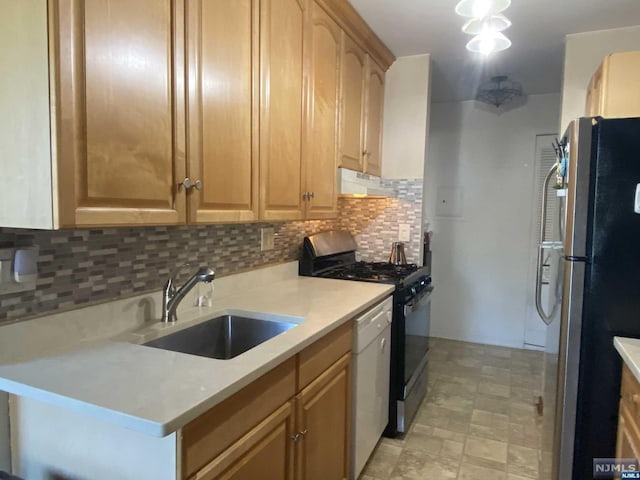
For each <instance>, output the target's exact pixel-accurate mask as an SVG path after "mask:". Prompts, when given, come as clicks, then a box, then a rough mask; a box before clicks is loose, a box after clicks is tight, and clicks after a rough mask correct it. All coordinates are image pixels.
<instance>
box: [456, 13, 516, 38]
mask: <svg viewBox="0 0 640 480" xmlns="http://www.w3.org/2000/svg"><path fill="white" fill-rule="evenodd" d="M510 26H511V20H509V19H508V18H507V17H505V16H504V15H500V14H499V15H493V16H491V17H485V18H472V19H470V20H468V21H467V23H465V24H464V25H463V26H462V31H463V32H464V33H468V34H469V35H479V34H481V33H483V32H501V31H503V30H506V29H507V28H509V27H510Z"/></svg>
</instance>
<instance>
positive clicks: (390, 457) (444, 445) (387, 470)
mask: <svg viewBox="0 0 640 480" xmlns="http://www.w3.org/2000/svg"><path fill="white" fill-rule="evenodd" d="M431 349H432V351H431V359H430V362H429V366H428V368H429V372H428V394H427V396H426V397H425V399H424V400H423V402H422V405H421V406H420V408H419V411H418V414H417V415H416V419H415V420H414V422H413V425H412V426H411V427H410V430H409V432H408V433H407V434H406V435H404V436H401V437H399V438H396V439H387V438H383V439H382V440H381V441H380V443H379V445H378V447H377V449H376V451H375V452H374V454H373V457H372V458H371V459H370V460H369V462H368V463H367V465H366V467H365V471H364V472H363V475H362V476H361V477H360V480H449V479H450V480H454V479H457V480H480V479H481V480H533V479H535V480H537V475H538V472H537V470H538V468H539V466H538V461H537V458H538V455H539V450H538V448H537V447H538V445H539V442H540V438H541V433H540V432H541V425H540V423H541V422H540V419H539V417H537V413H536V410H535V406H534V403H535V400H536V398H537V393H536V392H537V391H538V390H539V388H540V382H541V372H542V359H543V356H542V354H541V353H540V352H530V351H521V350H516V349H508V348H502V347H493V346H487V345H478V344H470V343H464V342H457V341H452V340H446V339H437V338H434V339H432V343H431ZM534 459H535V461H534Z"/></svg>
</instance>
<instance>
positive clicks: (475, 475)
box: [458, 463, 507, 480]
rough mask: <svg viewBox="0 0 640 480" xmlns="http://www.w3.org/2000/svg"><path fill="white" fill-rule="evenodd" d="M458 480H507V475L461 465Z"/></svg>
mask: <svg viewBox="0 0 640 480" xmlns="http://www.w3.org/2000/svg"><path fill="white" fill-rule="evenodd" d="M458 480H507V474H506V473H505V472H501V471H499V470H495V469H492V468H485V467H480V466H478V465H472V464H468V463H463V464H462V465H461V466H460V473H459V474H458Z"/></svg>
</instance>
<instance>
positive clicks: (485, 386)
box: [478, 382, 511, 398]
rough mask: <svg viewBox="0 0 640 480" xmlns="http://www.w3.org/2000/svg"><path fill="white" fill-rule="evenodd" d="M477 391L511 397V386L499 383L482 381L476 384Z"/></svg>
mask: <svg viewBox="0 0 640 480" xmlns="http://www.w3.org/2000/svg"><path fill="white" fill-rule="evenodd" d="M478 392H479V393H483V394H485V395H493V396H495V397H504V398H509V397H511V387H510V386H508V385H501V384H499V383H490V382H483V383H481V384H479V385H478Z"/></svg>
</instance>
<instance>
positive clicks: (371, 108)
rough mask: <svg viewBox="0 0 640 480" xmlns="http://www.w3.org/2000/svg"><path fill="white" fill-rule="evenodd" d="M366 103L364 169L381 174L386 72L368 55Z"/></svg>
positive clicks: (367, 171) (372, 173)
mask: <svg viewBox="0 0 640 480" xmlns="http://www.w3.org/2000/svg"><path fill="white" fill-rule="evenodd" d="M365 91H366V99H367V101H366V105H365V116H364V171H365V172H366V173H370V174H371V175H377V176H380V173H381V170H382V112H383V109H384V72H383V71H382V69H381V68H380V67H379V66H378V65H377V64H376V63H375V62H374V61H373V60H372V59H371V57H369V56H367V80H366V85H365Z"/></svg>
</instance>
